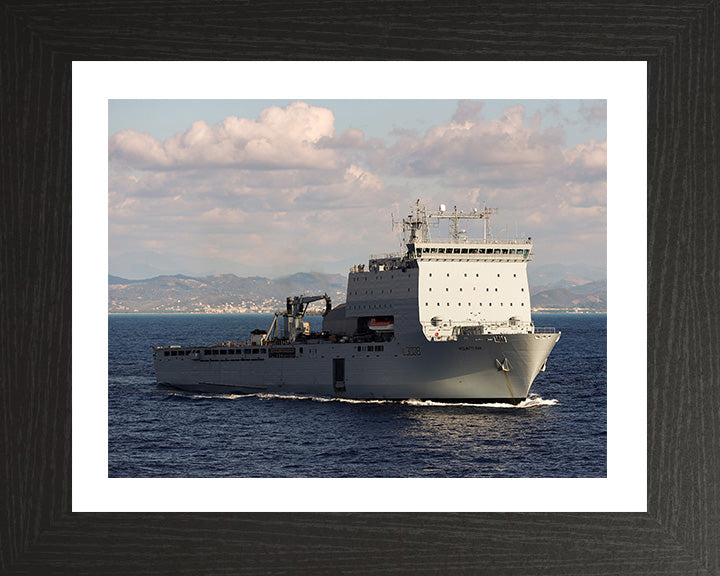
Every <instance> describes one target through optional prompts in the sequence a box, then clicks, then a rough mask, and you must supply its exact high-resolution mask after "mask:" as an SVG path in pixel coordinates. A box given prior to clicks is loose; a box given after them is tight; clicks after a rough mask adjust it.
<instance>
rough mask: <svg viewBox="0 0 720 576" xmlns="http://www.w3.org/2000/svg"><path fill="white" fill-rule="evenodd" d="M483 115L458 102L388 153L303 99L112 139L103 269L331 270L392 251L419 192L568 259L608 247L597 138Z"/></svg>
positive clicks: (400, 134)
mask: <svg viewBox="0 0 720 576" xmlns="http://www.w3.org/2000/svg"><path fill="white" fill-rule="evenodd" d="M483 112H484V109H483V106H482V105H481V104H479V103H471V102H460V103H459V104H458V108H457V111H456V112H455V114H454V115H453V116H452V118H450V119H449V120H448V121H447V122H445V123H442V124H439V125H436V126H432V127H430V128H428V129H427V130H426V131H425V133H424V134H418V133H414V132H412V131H403V130H396V131H395V133H394V137H395V138H396V140H395V141H394V143H393V144H392V145H387V144H386V143H384V142H381V141H378V140H370V141H368V140H366V139H365V135H364V133H363V132H362V131H360V130H357V129H348V130H346V131H344V132H342V133H340V134H339V135H337V136H336V135H335V117H334V114H333V112H332V111H331V110H329V109H327V108H320V107H315V106H311V105H309V104H306V103H303V102H295V103H293V104H290V105H288V106H286V107H284V108H279V107H275V106H274V107H269V108H267V109H265V110H263V111H262V112H261V113H260V114H259V115H258V117H257V118H256V119H248V118H238V117H235V116H230V117H228V118H225V119H224V120H223V121H222V122H220V123H218V124H216V125H214V126H208V125H207V124H206V123H205V122H204V121H197V122H194V123H193V124H192V125H191V126H190V127H189V128H188V129H187V130H185V131H184V132H179V133H177V134H176V135H174V136H172V137H170V138H167V139H165V140H163V141H158V140H156V139H154V138H153V137H152V136H150V135H148V134H143V133H139V132H134V131H130V130H124V131H121V132H118V133H116V134H114V135H112V136H111V137H110V180H109V208H110V223H109V224H110V253H111V263H112V261H113V258H117V257H118V256H119V255H122V254H129V253H133V254H134V253H142V252H143V251H148V250H152V251H153V252H155V253H156V254H158V255H162V254H167V255H168V256H169V257H170V260H171V261H173V262H177V261H182V262H186V263H187V266H188V267H187V268H186V269H184V270H176V272H185V273H193V272H194V271H199V270H201V269H203V268H202V267H203V266H205V267H208V266H209V265H210V264H209V263H210V262H212V261H217V262H218V267H217V268H215V271H216V272H235V273H238V274H245V273H247V272H248V271H252V273H263V274H271V273H275V274H277V275H279V274H281V273H286V272H288V271H297V270H301V269H317V268H318V266H320V267H322V266H324V265H326V266H327V267H328V269H329V271H340V270H343V269H344V265H345V264H347V263H348V261H349V262H350V263H357V262H362V261H363V260H364V259H365V258H366V257H367V253H368V251H375V252H384V251H388V249H390V250H392V249H393V248H394V244H395V243H394V241H393V235H392V233H391V230H390V221H389V214H390V212H391V211H392V210H393V209H394V208H395V210H396V209H397V206H398V205H399V207H400V210H401V211H404V210H405V208H406V206H407V204H408V203H409V202H410V201H412V200H414V199H415V198H417V197H424V198H423V200H424V201H426V202H427V204H428V205H435V204H439V203H444V204H448V205H453V204H456V205H457V206H458V207H459V208H469V207H474V206H482V204H483V202H487V204H488V206H491V207H498V208H500V209H501V210H500V214H499V216H498V219H497V220H498V223H502V226H504V223H506V222H508V223H514V222H517V223H518V226H519V229H520V232H521V235H522V234H526V235H533V237H539V238H540V239H541V240H542V239H543V235H545V242H546V243H548V244H549V243H553V245H554V246H556V247H558V249H559V248H561V247H562V248H563V249H564V250H566V251H569V252H572V250H571V249H570V248H565V247H566V246H567V245H568V244H572V243H573V238H580V237H581V235H582V237H583V238H592V239H600V243H601V244H603V242H602V235H603V234H604V233H605V220H606V216H605V205H606V201H605V198H606V168H607V166H606V165H607V161H606V157H607V143H606V141H605V140H601V141H596V140H592V139H589V140H587V141H586V142H583V143H581V144H578V145H577V146H573V147H567V146H566V145H565V132H564V127H563V125H562V124H557V125H553V126H550V127H544V126H543V122H542V117H541V115H540V113H536V114H535V115H533V116H532V117H530V118H528V117H527V116H526V113H525V109H524V107H523V106H513V107H508V108H506V109H505V111H504V113H503V114H502V116H500V117H498V118H492V119H489V120H485V119H483V118H482V117H481V114H482V113H483ZM395 213H396V214H397V210H396V211H395ZM496 232H497V230H496ZM589 244H590V243H588V245H589ZM576 252H577V251H576ZM269 256H270V258H269ZM270 259H271V262H270ZM220 263H221V264H220ZM268 267H270V268H271V269H272V270H269V269H268ZM111 271H112V265H111Z"/></svg>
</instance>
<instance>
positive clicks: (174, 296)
mask: <svg viewBox="0 0 720 576" xmlns="http://www.w3.org/2000/svg"><path fill="white" fill-rule="evenodd" d="M346 287H347V278H346V277H345V276H343V275H341V274H321V273H298V274H293V275H291V276H283V277H281V278H276V279H274V280H271V279H269V278H263V277H259V276H254V277H249V278H241V277H239V276H236V275H235V274H218V275H214V276H203V277H199V278H194V277H192V276H185V275H183V274H177V275H175V276H155V277H154V278H148V279H146V280H128V279H125V278H120V277H119V276H108V312H153V313H159V312H170V313H172V312H174V313H182V312H204V313H218V312H236V313H243V312H255V313H260V312H274V311H275V310H278V309H281V308H284V307H285V298H286V297H287V296H294V295H299V294H305V295H316V294H317V295H320V294H324V293H326V292H327V294H328V295H329V296H330V297H331V298H332V300H333V303H334V304H339V303H341V302H344V301H345V289H346Z"/></svg>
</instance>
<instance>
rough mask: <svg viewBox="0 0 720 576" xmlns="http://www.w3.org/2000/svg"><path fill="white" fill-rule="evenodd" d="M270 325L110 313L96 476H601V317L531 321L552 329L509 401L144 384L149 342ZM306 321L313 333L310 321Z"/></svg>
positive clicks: (245, 318) (264, 320)
mask: <svg viewBox="0 0 720 576" xmlns="http://www.w3.org/2000/svg"><path fill="white" fill-rule="evenodd" d="M271 318H272V316H271V315H113V316H110V317H109V334H108V336H109V338H108V340H109V343H108V348H109V350H108V358H109V366H108V434H109V438H108V475H109V477H111V478H113V477H116V478H117V477H123V478H150V477H181V478H190V477H200V478H209V477H231V478H243V477H292V478H297V477H301V478H320V477H322V478H342V477H359V478H369V477H385V478H405V477H468V478H469V477H498V478H507V477H518V478H533V477H564V478H581V477H582V478H590V477H592V478H599V477H605V476H606V470H607V450H606V448H607V437H606V431H607V417H606V415H607V414H606V412H607V411H606V374H607V358H606V351H607V345H606V344H607V335H606V326H607V322H606V316H605V315H599V314H534V315H533V319H534V320H535V324H536V325H537V326H554V327H556V328H558V329H560V330H562V332H563V335H562V337H561V338H560V341H559V342H558V344H557V345H556V347H555V349H554V350H553V352H552V354H551V355H550V358H549V360H548V366H547V371H546V372H544V373H540V374H539V375H538V377H537V379H536V380H535V383H534V384H533V387H532V388H531V398H530V400H529V401H527V402H526V403H524V404H522V405H520V406H509V405H502V406H498V405H473V404H459V405H458V404H443V403H432V402H418V401H409V402H379V401H367V402H365V401H348V400H334V399H328V398H312V397H301V396H276V395H253V396H240V395H210V394H192V393H182V392H178V391H173V390H170V389H167V388H162V387H159V386H158V385H157V384H156V382H155V375H154V371H153V365H152V346H153V345H167V344H181V345H192V344H195V345H201V344H211V343H213V342H219V341H225V340H233V339H236V340H240V339H245V338H247V335H248V334H249V332H250V331H251V330H252V329H254V328H267V326H268V325H269V324H270V320H271ZM309 319H310V321H311V324H313V329H318V328H319V323H320V318H319V317H310V318H309Z"/></svg>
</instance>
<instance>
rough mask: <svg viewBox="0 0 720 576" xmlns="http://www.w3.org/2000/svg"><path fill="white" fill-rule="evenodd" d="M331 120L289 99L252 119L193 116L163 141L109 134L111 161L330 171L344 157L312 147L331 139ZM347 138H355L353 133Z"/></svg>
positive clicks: (144, 166) (155, 166)
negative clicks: (212, 121)
mask: <svg viewBox="0 0 720 576" xmlns="http://www.w3.org/2000/svg"><path fill="white" fill-rule="evenodd" d="M334 124H335V116H334V114H333V113H332V111H331V110H328V109H327V108H319V107H314V106H310V105H309V104H306V103H304V102H294V103H292V104H289V105H288V106H286V107H285V108H279V107H277V106H272V107H270V108H266V109H265V110H263V111H262V112H261V113H260V115H259V116H258V118H257V119H248V118H238V117H236V116H229V117H227V118H225V119H224V120H223V121H222V122H220V123H219V124H216V125H214V126H208V125H207V124H206V123H205V121H204V120H198V121H196V122H193V124H192V125H191V126H190V128H188V129H187V130H186V131H185V132H180V133H178V134H175V135H174V136H171V137H169V138H166V139H165V140H163V141H162V142H160V141H158V140H156V139H155V138H153V137H152V136H150V135H149V134H145V133H141V132H136V131H134V130H122V131H120V132H118V133H116V134H114V135H113V136H111V137H110V143H109V150H110V161H111V163H114V164H118V165H123V166H126V167H130V168H135V169H140V170H161V169H196V168H218V167H234V168H244V169H249V170H287V169H320V170H335V169H338V168H342V167H343V164H344V159H343V156H342V155H340V154H338V153H337V152H335V151H334V150H332V149H330V148H328V147H323V146H319V145H317V144H318V143H319V142H320V141H321V140H322V141H324V142H326V141H328V140H329V139H330V140H331V139H332V137H333V133H334V130H335V127H334ZM360 136H362V135H360ZM347 138H354V139H355V140H357V138H358V135H357V134H350V135H349V136H347Z"/></svg>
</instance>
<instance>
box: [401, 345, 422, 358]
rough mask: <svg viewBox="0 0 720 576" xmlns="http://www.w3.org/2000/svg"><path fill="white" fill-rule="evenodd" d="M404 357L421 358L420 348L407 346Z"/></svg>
mask: <svg viewBox="0 0 720 576" xmlns="http://www.w3.org/2000/svg"><path fill="white" fill-rule="evenodd" d="M402 353H403V356H420V346H407V347H405V348H403V350H402Z"/></svg>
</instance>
